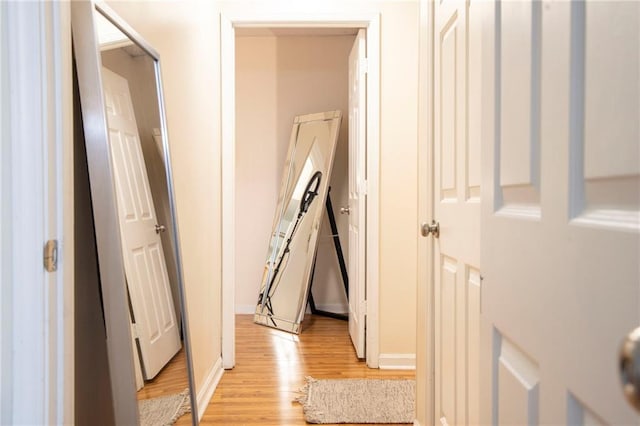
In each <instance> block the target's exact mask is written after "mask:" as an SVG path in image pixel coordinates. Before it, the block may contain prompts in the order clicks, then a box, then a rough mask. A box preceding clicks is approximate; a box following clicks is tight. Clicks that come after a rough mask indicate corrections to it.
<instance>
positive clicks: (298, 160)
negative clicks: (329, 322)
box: [254, 111, 342, 334]
mask: <svg viewBox="0 0 640 426" xmlns="http://www.w3.org/2000/svg"><path fill="white" fill-rule="evenodd" d="M341 119H342V115H341V113H340V111H329V112H324V113H317V114H308V115H302V116H298V117H296V118H295V119H294V123H293V129H292V132H291V139H290V141H289V151H288V153H287V160H286V162H285V167H284V174H283V177H282V184H281V186H280V195H279V197H278V204H277V208H276V213H275V218H274V223H273V230H272V232H271V236H270V241H269V247H268V250H267V260H266V262H265V267H264V273H263V276H262V283H261V285H260V293H259V295H258V303H257V306H256V313H255V317H254V321H255V322H256V323H258V324H262V325H266V326H269V327H273V328H277V329H280V330H284V331H288V332H291V333H296V334H297V333H299V332H300V325H301V323H302V319H303V317H304V313H305V309H306V305H307V297H308V294H309V286H310V280H311V277H312V275H313V267H314V264H315V255H316V248H317V240H318V230H319V228H320V222H321V220H322V213H323V211H324V206H325V200H326V198H327V192H328V187H329V180H330V176H331V169H332V166H333V158H334V154H335V149H336V142H337V138H338V131H339V129H340V122H341Z"/></svg>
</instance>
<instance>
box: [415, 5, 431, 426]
mask: <svg viewBox="0 0 640 426" xmlns="http://www.w3.org/2000/svg"><path fill="white" fill-rule="evenodd" d="M433 14H434V2H433V1H432V0H420V13H419V15H420V18H419V19H420V27H419V37H420V40H419V47H418V49H419V65H418V66H419V77H418V80H419V83H418V90H419V94H418V111H419V118H418V218H419V219H418V220H419V221H420V223H419V224H418V227H417V229H416V232H417V233H418V234H419V235H418V289H417V299H418V302H417V303H418V306H417V312H418V314H417V315H418V317H417V323H416V327H417V340H416V373H421V372H422V373H423V378H424V380H420V378H419V377H417V378H416V379H417V380H416V420H415V424H416V425H429V424H431V423H432V422H433V420H434V418H435V375H434V374H435V373H434V372H435V353H434V351H435V317H434V306H435V300H434V294H435V282H434V270H433V265H434V259H433V255H434V244H435V240H434V238H432V237H422V236H421V235H420V231H421V230H420V226H421V225H420V224H421V223H430V222H431V219H435V217H434V202H433V200H434V188H433V177H434V174H433V173H434V158H433V152H434V143H435V140H434V127H433V125H434V108H435V105H434V81H433V76H434V69H433V67H434V58H433V54H434V46H433V43H434V19H433ZM420 182H425V184H424V185H421V184H420Z"/></svg>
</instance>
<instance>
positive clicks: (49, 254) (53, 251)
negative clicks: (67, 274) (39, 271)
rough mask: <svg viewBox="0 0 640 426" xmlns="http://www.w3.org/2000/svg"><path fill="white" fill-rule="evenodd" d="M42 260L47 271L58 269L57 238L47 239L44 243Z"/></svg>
mask: <svg viewBox="0 0 640 426" xmlns="http://www.w3.org/2000/svg"><path fill="white" fill-rule="evenodd" d="M42 260H43V263H44V269H45V270H46V271H47V272H55V271H57V270H58V240H49V241H47V242H46V243H45V245H44V253H43V256H42Z"/></svg>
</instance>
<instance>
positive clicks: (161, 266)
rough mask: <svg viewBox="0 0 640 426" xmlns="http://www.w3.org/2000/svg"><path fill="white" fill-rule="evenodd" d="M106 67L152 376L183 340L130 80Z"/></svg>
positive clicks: (126, 238)
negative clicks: (180, 336) (179, 329)
mask: <svg viewBox="0 0 640 426" xmlns="http://www.w3.org/2000/svg"><path fill="white" fill-rule="evenodd" d="M102 71H103V73H102V80H103V88H104V95H105V104H106V105H105V106H106V111H107V127H108V129H109V146H110V149H111V155H112V159H113V166H114V173H115V175H114V178H115V181H116V182H115V183H116V194H117V196H118V212H119V224H120V234H121V241H122V251H123V254H124V265H125V274H126V277H127V284H128V288H129V297H130V300H131V305H132V307H133V311H132V320H133V324H135V326H134V327H133V332H134V337H135V338H136V339H137V341H138V344H139V348H140V358H141V359H142V367H143V371H144V378H145V379H147V380H148V379H152V378H153V377H155V376H156V374H157V373H158V372H159V371H160V369H161V368H162V367H164V365H165V364H166V363H167V362H168V361H169V360H170V359H171V358H172V357H173V356H174V355H175V354H176V352H177V351H178V350H180V346H181V344H180V338H179V331H178V325H177V321H176V314H175V311H174V306H173V299H172V297H171V289H170V285H169V277H168V274H167V267H166V262H165V257H164V250H163V249H162V244H161V241H160V235H159V233H160V230H161V229H162V228H160V226H163V225H159V224H158V221H157V217H156V212H155V208H154V205H153V197H152V196H151V188H150V185H149V179H148V176H147V171H146V166H145V163H144V158H143V155H142V147H141V144H140V137H139V135H138V126H137V124H136V117H135V114H134V108H133V103H132V100H131V94H130V91H129V84H128V82H127V80H126V79H125V78H123V77H121V76H119V75H118V74H116V73H114V72H112V71H109V70H108V69H107V68H104V67H103V68H102Z"/></svg>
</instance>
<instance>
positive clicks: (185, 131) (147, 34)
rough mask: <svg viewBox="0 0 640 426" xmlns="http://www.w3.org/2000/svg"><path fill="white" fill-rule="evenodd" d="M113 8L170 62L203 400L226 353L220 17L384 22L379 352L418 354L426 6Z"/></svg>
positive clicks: (277, 2) (170, 107)
mask: <svg viewBox="0 0 640 426" xmlns="http://www.w3.org/2000/svg"><path fill="white" fill-rule="evenodd" d="M110 5H111V6H112V7H113V8H114V9H115V10H116V11H117V12H118V13H119V14H120V15H121V16H122V17H123V18H124V19H125V20H127V21H128V22H129V23H130V24H131V25H132V26H133V27H134V28H136V29H137V31H138V32H140V34H141V35H142V36H143V37H144V38H146V39H147V40H148V41H149V42H150V43H151V44H152V45H153V46H154V47H155V48H156V49H157V50H158V51H159V52H160V55H161V58H162V71H163V77H164V88H165V98H166V104H167V105H166V107H167V120H168V127H169V141H170V145H171V152H172V156H173V170H174V176H175V184H176V198H177V208H178V222H179V225H180V232H181V244H182V249H183V256H184V259H183V263H184V276H185V285H186V296H187V307H188V310H189V319H190V327H191V330H190V335H191V339H192V341H193V351H194V370H195V376H196V385H197V388H198V392H200V391H201V390H202V388H203V386H205V385H206V381H207V380H208V379H209V378H210V377H211V376H210V375H211V372H212V369H213V368H214V366H215V365H216V363H218V362H219V360H220V353H221V298H220V296H221V239H220V236H221V233H222V231H223V230H222V229H221V214H220V209H221V204H220V203H221V174H220V170H221V164H220V144H221V136H220V88H221V86H222V85H223V84H224V82H223V81H221V80H220V24H219V22H220V16H219V13H220V12H223V13H225V14H226V15H229V16H230V15H233V14H238V13H241V12H246V11H247V10H251V11H253V12H254V13H262V14H264V15H265V16H272V15H273V14H274V12H275V11H280V12H285V11H287V12H291V13H302V14H309V15H310V14H314V13H316V14H319V15H323V16H328V15H335V14H340V13H349V12H358V13H379V14H380V15H381V20H380V21H381V48H382V49H381V85H380V86H381V87H380V90H381V99H380V101H381V111H380V112H381V116H380V123H379V124H380V136H381V155H380V173H381V176H380V178H381V180H380V238H381V241H380V252H379V257H380V265H379V275H380V304H379V321H380V335H379V343H380V345H379V346H380V352H381V354H414V353H415V334H416V327H415V318H416V312H415V304H416V298H415V294H416V266H417V254H416V246H417V229H418V226H417V199H416V193H417V119H418V115H417V100H418V4H417V2H416V1H392V0H388V1H379V2H378V1H352V2H351V1H350V2H345V1H342V0H326V1H322V2H299V1H293V0H273V1H269V2H261V1H257V0H244V1H229V2H209V1H197V0H185V1H166V2H162V3H155V2H151V1H140V2H110Z"/></svg>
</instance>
